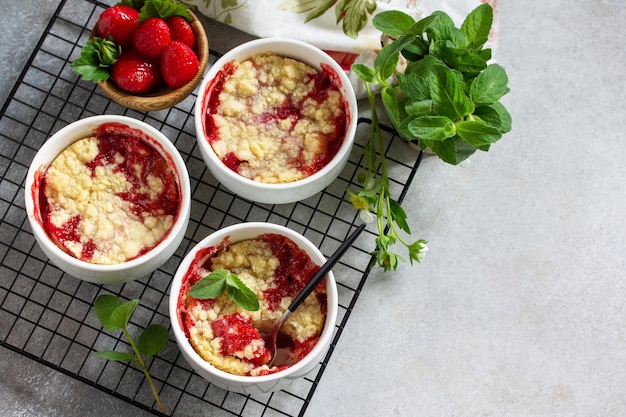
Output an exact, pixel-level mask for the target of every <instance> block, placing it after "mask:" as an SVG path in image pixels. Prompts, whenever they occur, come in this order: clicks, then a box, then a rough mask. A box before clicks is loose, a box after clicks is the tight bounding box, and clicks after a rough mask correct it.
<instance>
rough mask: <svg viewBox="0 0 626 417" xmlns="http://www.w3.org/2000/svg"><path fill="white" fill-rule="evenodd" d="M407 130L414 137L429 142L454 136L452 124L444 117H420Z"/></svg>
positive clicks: (454, 130) (454, 129)
mask: <svg viewBox="0 0 626 417" xmlns="http://www.w3.org/2000/svg"><path fill="white" fill-rule="evenodd" d="M408 128H409V130H410V131H411V133H412V134H413V135H415V137H417V138H420V139H426V140H429V141H442V140H445V139H448V138H451V137H452V136H454V135H455V134H456V128H455V125H454V123H452V121H451V120H450V119H448V118H447V117H444V116H420V117H417V118H415V119H413V120H412V121H411V122H410V123H409V126H408Z"/></svg>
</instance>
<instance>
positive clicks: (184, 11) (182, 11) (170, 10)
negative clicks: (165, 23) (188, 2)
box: [139, 0, 192, 22]
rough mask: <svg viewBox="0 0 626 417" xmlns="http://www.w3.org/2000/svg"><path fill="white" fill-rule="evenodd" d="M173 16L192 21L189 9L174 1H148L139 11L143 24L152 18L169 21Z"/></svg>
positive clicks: (140, 20)
mask: <svg viewBox="0 0 626 417" xmlns="http://www.w3.org/2000/svg"><path fill="white" fill-rule="evenodd" d="M172 16H180V17H182V18H185V19H186V20H187V21H188V22H191V20H192V19H191V14H190V13H189V9H188V8H187V6H185V5H184V4H182V3H178V2H176V1H174V0H146V2H145V3H144V5H143V7H142V8H141V10H140V11H139V22H143V21H144V20H146V19H148V18H150V17H160V18H161V19H167V18H168V17H172Z"/></svg>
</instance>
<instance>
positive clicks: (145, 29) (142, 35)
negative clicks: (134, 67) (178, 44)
mask: <svg viewBox="0 0 626 417" xmlns="http://www.w3.org/2000/svg"><path fill="white" fill-rule="evenodd" d="M171 41H172V38H171V36H170V28H169V26H168V25H167V23H165V20H163V19H161V18H160V17H151V18H149V19H147V20H146V21H144V22H143V23H141V24H140V25H139V27H138V28H137V30H136V31H135V34H134V35H133V47H134V48H135V50H136V51H137V52H139V53H140V54H142V55H145V56H147V57H148V58H159V57H160V56H161V54H162V53H163V48H165V47H166V46H167V45H168V44H169V43H170V42H171Z"/></svg>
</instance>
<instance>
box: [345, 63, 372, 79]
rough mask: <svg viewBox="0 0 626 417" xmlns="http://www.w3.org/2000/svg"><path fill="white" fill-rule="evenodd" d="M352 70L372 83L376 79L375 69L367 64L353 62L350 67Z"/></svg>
mask: <svg viewBox="0 0 626 417" xmlns="http://www.w3.org/2000/svg"><path fill="white" fill-rule="evenodd" d="M350 69H351V70H352V72H354V73H355V74H356V75H357V77H359V78H360V79H362V80H363V81H365V82H368V83H371V82H372V81H374V74H375V73H374V70H373V69H371V68H370V67H368V66H367V65H365V64H352V67H351V68H350Z"/></svg>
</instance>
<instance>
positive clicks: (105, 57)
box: [70, 37, 122, 83]
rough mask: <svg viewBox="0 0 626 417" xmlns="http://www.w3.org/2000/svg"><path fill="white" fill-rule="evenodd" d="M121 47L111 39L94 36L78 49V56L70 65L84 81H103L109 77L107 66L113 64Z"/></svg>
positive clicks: (119, 53) (120, 51)
mask: <svg viewBox="0 0 626 417" xmlns="http://www.w3.org/2000/svg"><path fill="white" fill-rule="evenodd" d="M121 53H122V49H121V48H120V47H119V46H117V45H115V43H113V41H110V40H106V39H102V38H98V37H95V38H93V39H90V40H88V41H87V43H86V44H85V46H83V48H82V49H81V51H80V58H77V59H75V60H74V61H73V62H72V64H71V65H70V66H71V67H72V69H73V70H74V72H75V73H76V74H78V75H80V76H81V77H82V78H83V80H85V81H93V82H96V83H97V82H99V81H105V80H108V79H109V77H110V74H109V66H111V65H113V64H114V63H115V62H116V61H117V58H119V56H120V55H121Z"/></svg>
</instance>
